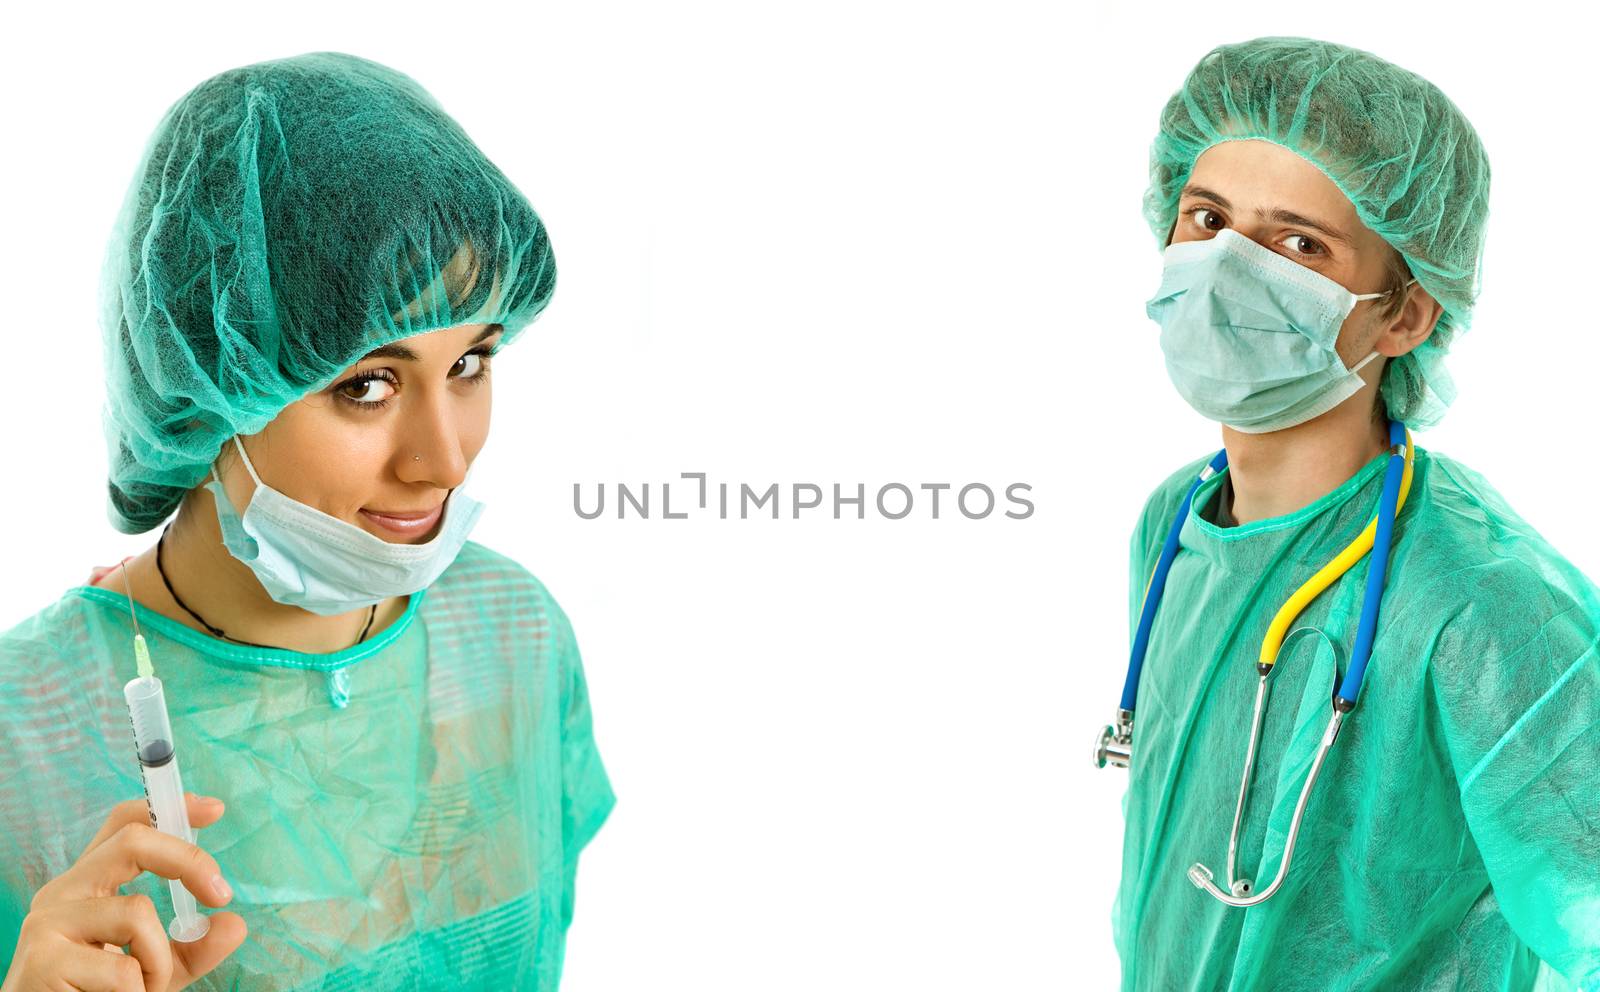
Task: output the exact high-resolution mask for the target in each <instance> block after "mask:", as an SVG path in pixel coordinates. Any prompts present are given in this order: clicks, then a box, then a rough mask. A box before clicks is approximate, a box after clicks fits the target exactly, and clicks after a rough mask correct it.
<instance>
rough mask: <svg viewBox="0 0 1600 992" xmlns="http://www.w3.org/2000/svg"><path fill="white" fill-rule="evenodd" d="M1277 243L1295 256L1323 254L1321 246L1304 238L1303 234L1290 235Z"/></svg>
mask: <svg viewBox="0 0 1600 992" xmlns="http://www.w3.org/2000/svg"><path fill="white" fill-rule="evenodd" d="M1278 243H1279V244H1280V245H1283V246H1284V247H1286V248H1288V249H1289V250H1290V251H1292V252H1294V253H1295V254H1296V255H1321V254H1323V250H1322V246H1321V245H1320V244H1318V243H1317V242H1315V241H1313V240H1312V239H1310V238H1308V237H1306V236H1305V235H1304V234H1291V235H1289V236H1288V237H1287V238H1284V239H1283V240H1282V241H1280V242H1278ZM1307 246H1309V247H1307Z"/></svg>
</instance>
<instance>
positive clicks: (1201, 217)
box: [1190, 207, 1228, 231]
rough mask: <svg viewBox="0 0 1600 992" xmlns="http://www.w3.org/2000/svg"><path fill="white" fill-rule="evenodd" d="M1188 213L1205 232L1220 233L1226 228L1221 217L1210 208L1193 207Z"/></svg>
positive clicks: (1225, 222)
mask: <svg viewBox="0 0 1600 992" xmlns="http://www.w3.org/2000/svg"><path fill="white" fill-rule="evenodd" d="M1190 213H1191V214H1193V215H1194V222H1195V223H1196V224H1198V225H1200V227H1201V228H1203V229H1205V230H1207V231H1220V230H1222V229H1223V228H1225V227H1227V226H1228V222H1227V221H1225V220H1223V219H1222V215H1221V214H1219V213H1217V212H1216V211H1215V210H1212V209H1211V208H1210V207H1195V208H1194V209H1193V210H1191V211H1190Z"/></svg>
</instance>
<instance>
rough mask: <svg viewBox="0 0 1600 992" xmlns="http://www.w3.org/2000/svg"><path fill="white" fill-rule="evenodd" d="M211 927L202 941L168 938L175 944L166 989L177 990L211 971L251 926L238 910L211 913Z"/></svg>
mask: <svg viewBox="0 0 1600 992" xmlns="http://www.w3.org/2000/svg"><path fill="white" fill-rule="evenodd" d="M208 919H210V921H211V929H210V930H207V931H206V935H205V936H204V937H201V938H200V939H199V940H192V941H188V942H186V943H185V942H179V941H176V940H174V941H169V943H170V944H171V945H172V981H171V982H169V983H168V985H167V992H177V990H179V989H181V988H184V987H185V986H187V985H189V984H190V983H191V982H194V981H196V980H198V979H199V978H201V977H202V976H204V975H206V974H207V973H209V972H210V971H211V970H212V969H213V968H215V967H216V966H217V965H219V964H221V963H222V961H223V959H224V958H226V957H227V956H228V955H230V954H232V953H233V952H234V951H236V950H238V949H239V945H240V944H242V943H244V938H245V937H246V935H247V934H248V933H249V928H248V927H246V926H245V924H244V917H242V916H240V915H239V914H238V913H212V914H211V915H210V916H209V917H208Z"/></svg>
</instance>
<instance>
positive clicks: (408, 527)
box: [361, 503, 444, 537]
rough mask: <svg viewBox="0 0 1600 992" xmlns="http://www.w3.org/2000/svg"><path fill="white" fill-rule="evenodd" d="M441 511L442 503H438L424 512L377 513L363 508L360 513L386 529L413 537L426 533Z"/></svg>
mask: <svg viewBox="0 0 1600 992" xmlns="http://www.w3.org/2000/svg"><path fill="white" fill-rule="evenodd" d="M443 511H444V504H443V503H440V504H439V505H438V506H436V507H434V508H433V509H431V510H428V511H427V512H425V513H403V514H394V513H377V512H375V511H372V510H367V509H363V510H362V511H361V515H362V516H364V517H366V518H367V519H368V520H370V521H372V522H373V523H375V524H377V525H378V526H379V527H382V528H384V529H385V530H387V531H390V532H392V533H395V534H402V535H404V536H406V537H415V536H416V535H418V534H422V533H426V532H427V531H428V530H429V529H431V528H432V527H433V525H434V524H436V523H438V522H439V514H440V513H442V512H443Z"/></svg>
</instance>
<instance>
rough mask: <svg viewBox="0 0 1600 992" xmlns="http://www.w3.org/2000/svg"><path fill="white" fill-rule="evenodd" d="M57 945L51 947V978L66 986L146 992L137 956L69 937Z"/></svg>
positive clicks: (98, 991)
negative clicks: (108, 949) (52, 963)
mask: <svg viewBox="0 0 1600 992" xmlns="http://www.w3.org/2000/svg"><path fill="white" fill-rule="evenodd" d="M60 945H61V946H60V947H58V948H51V952H50V959H51V960H52V961H54V962H57V968H58V969H59V970H57V971H56V972H55V977H57V978H59V979H60V980H61V981H63V982H65V983H66V987H67V988H71V989H82V990H83V992H149V987H148V986H146V985H145V984H144V972H143V970H142V969H141V967H140V964H139V959H138V958H136V957H133V956H132V955H129V954H123V953H122V952H120V951H106V950H101V949H100V948H99V947H98V946H94V945H90V944H79V943H76V942H74V941H70V940H61V941H60ZM158 992H166V990H165V989H160V990H158Z"/></svg>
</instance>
